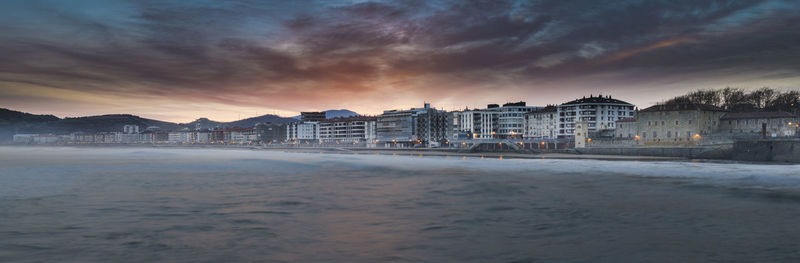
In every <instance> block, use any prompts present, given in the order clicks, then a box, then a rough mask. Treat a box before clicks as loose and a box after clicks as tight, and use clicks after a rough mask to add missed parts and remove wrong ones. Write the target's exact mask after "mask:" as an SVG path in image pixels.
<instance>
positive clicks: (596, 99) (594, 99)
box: [561, 95, 633, 106]
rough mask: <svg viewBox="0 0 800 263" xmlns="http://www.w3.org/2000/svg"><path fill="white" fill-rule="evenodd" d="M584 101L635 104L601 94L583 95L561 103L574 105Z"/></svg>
mask: <svg viewBox="0 0 800 263" xmlns="http://www.w3.org/2000/svg"><path fill="white" fill-rule="evenodd" d="M584 103H613V104H628V105H631V106H633V104H630V103H628V102H625V101H621V100H618V99H612V98H611V96H605V97H603V96H602V95H599V96H597V97H594V96H592V95H589V97H588V98H587V97H583V98H581V99H577V100H573V101H570V102H567V103H564V104H561V105H573V104H584Z"/></svg>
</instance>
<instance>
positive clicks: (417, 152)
mask: <svg viewBox="0 0 800 263" xmlns="http://www.w3.org/2000/svg"><path fill="white" fill-rule="evenodd" d="M0 147H75V148H152V149H215V150H251V151H272V152H288V153H318V154H356V155H357V154H374V155H408V156H420V157H423V156H439V157H469V158H490V159H567V160H604V161H690V160H696V159H690V158H684V157H669V156H636V155H602V154H580V153H567V152H550V153H517V152H460V151H458V150H457V149H447V148H432V149H414V148H394V149H393V148H329V147H326V148H322V147H320V148H311V147H309V148H293V147H261V146H256V145H250V146H248V145H241V146H237V145H225V146H223V145H152V144H121V145H117V144H114V145H104V144H64V145H14V144H3V145H0ZM704 161H712V160H704Z"/></svg>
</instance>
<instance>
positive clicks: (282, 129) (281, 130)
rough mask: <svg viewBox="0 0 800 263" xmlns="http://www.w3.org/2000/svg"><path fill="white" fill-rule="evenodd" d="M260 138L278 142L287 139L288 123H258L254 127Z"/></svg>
mask: <svg viewBox="0 0 800 263" xmlns="http://www.w3.org/2000/svg"><path fill="white" fill-rule="evenodd" d="M254 128H255V130H256V134H258V140H259V141H261V142H264V143H277V142H282V141H284V140H286V125H284V124H279V123H270V122H268V123H258V124H256V126H255V127H254Z"/></svg>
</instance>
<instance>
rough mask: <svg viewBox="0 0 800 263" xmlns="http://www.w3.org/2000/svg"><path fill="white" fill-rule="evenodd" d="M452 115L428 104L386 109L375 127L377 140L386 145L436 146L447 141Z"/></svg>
mask: <svg viewBox="0 0 800 263" xmlns="http://www.w3.org/2000/svg"><path fill="white" fill-rule="evenodd" d="M449 116H450V115H449V114H447V112H445V111H442V110H437V109H436V108H432V107H431V105H430V104H429V103H425V107H423V108H412V109H410V110H386V111H384V112H383V114H381V115H379V116H378V118H377V124H376V133H377V140H378V141H379V142H383V143H384V145H387V146H390V147H392V146H395V145H404V146H410V145H415V144H422V143H425V144H427V145H433V144H434V143H441V142H444V141H446V140H447V136H448V134H449V132H450V129H451V127H450V125H449V124H450V122H451V119H450V117H449Z"/></svg>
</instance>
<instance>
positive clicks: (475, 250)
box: [0, 147, 800, 262]
mask: <svg viewBox="0 0 800 263" xmlns="http://www.w3.org/2000/svg"><path fill="white" fill-rule="evenodd" d="M419 157H421V156H413V155H412V156H396V155H395V154H393V155H392V156H388V155H369V154H362V155H338V154H297V153H278V152H261V151H238V150H201V149H192V150H172V149H170V150H166V149H152V150H151V149H146V148H138V149H124V148H119V149H92V148H87V149H70V148H10V147H0V219H2V220H0V261H1V262H61V261H75V262H100V261H102V262H149V261H164V262H196V261H208V262H240V261H247V262H250V261H268V262H539V261H545V262H553V261H556V262H564V261H567V262H597V261H600V262H687V261H690V262H708V261H722V262H730V261H740V262H765V261H783V262H797V261H798V260H800V249H798V247H797V244H800V228H798V227H796V225H797V218H798V216H800V209H798V207H800V192H799V191H798V190H797V189H798V186H800V178H798V176H797V175H795V174H794V173H793V172H792V171H795V170H797V169H798V166H776V165H748V164H711V163H691V162H606V161H588V160H512V161H511V162H509V161H508V160H504V161H500V160H499V159H493V158H488V159H483V158H480V159H478V158H465V157H464V156H462V158H445V157H431V156H427V157H423V158H419Z"/></svg>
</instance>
